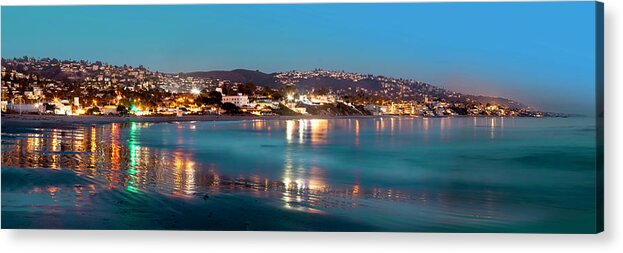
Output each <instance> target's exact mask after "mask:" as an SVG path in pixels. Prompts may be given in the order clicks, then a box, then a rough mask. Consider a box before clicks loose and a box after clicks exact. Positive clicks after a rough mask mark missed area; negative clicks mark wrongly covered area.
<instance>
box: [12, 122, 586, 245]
mask: <svg viewBox="0 0 623 253" xmlns="http://www.w3.org/2000/svg"><path fill="white" fill-rule="evenodd" d="M595 148H596V143H595V124H594V121H593V119H592V118H484V117H482V118H470V117H460V118H429V119H422V118H401V117H382V118H362V119H304V120H267V121H263V120H253V121H251V120H249V121H236V122H185V123H123V124H119V123H116V124H107V125H94V126H76V127H72V128H64V129H62V128H59V129H56V128H41V129H36V128H19V129H18V128H12V127H7V126H3V127H2V227H3V228H93V229H199V230H319V231H335V230H337V231H441V232H469V231H473V232H563V233H581V232H592V231H593V230H594V226H595V215H596V212H595V180H596V177H595V158H596V155H595Z"/></svg>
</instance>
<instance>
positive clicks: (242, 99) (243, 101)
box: [221, 93, 249, 107]
mask: <svg viewBox="0 0 623 253" xmlns="http://www.w3.org/2000/svg"><path fill="white" fill-rule="evenodd" d="M221 102H222V103H223V104H224V103H232V104H235V105H236V106H238V107H247V106H249V96H243V95H242V93H238V95H237V96H223V98H222V100H221Z"/></svg>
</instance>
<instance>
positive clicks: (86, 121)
mask: <svg viewBox="0 0 623 253" xmlns="http://www.w3.org/2000/svg"><path fill="white" fill-rule="evenodd" d="M381 117H409V118H454V117H457V118H462V117H479V118H480V117H494V118H498V117H501V116H484V115H483V116H447V117H415V116H408V115H350V116H323V115H294V116H278V115H277V116H255V115H184V116H182V117H177V116H131V115H129V116H128V115H127V116H106V115H80V116H65V115H50V114H42V115H38V114H7V113H2V114H0V125H3V126H7V127H71V126H72V125H101V124H110V123H130V122H150V123H173V122H191V121H245V120H298V119H371V118H381ZM504 118H516V117H504ZM519 118H535V119H536V118H537V117H519ZM543 118H548V117H543Z"/></svg>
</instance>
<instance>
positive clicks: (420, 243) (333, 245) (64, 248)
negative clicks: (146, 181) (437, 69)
mask: <svg viewBox="0 0 623 253" xmlns="http://www.w3.org/2000/svg"><path fill="white" fill-rule="evenodd" d="M293 2H299V3H300V2H304V3H312V2H315V3H319V2H322V3H324V2H414V1H395V0H394V1H383V0H338V1H330V0H304V1H300V0H299V1H296V0H269V1H261V0H255V1H253V0H246V1H244V0H242V1H241V0H232V1H206V0H183V1H180V2H178V3H176V2H175V1H171V0H85V1H79V0H3V1H2V3H1V4H2V5H66V4H69V5H83V4H107V5H111V4H119V5H127V4H179V3H184V4H193V3H195V4H196V3H293ZM415 2H469V1H463V0H452V1H444V0H439V1H415ZM479 2H495V1H487V0H484V1H483V0H480V1H479ZM504 2H507V1H504ZM603 2H605V8H606V10H605V30H606V39H605V43H606V57H605V67H606V79H605V81H606V87H605V94H606V95H605V96H606V97H605V106H606V110H605V115H606V122H605V125H606V133H605V134H606V136H605V139H606V141H605V150H606V161H605V164H606V174H605V178H606V179H605V183H606V231H605V232H604V233H601V234H598V235H542V234H432V233H301V232H176V231H61V230H2V231H0V250H2V252H45V253H49V252H63V253H72V252H76V253H82V252H89V253H91V252H126V251H133V252H146V253H157V252H223V251H225V252H230V251H235V252H260V251H261V252H264V251H271V252H282V251H289V252H316V253H317V252H323V253H324V252H338V251H339V252H376V253H378V252H383V253H385V252H396V251H409V252H415V251H416V250H419V251H422V252H479V253H482V252H495V253H499V252H521V253H526V252H583V253H584V252H623V236H622V232H621V228H623V225H622V224H621V223H622V219H620V218H618V217H616V216H615V213H621V211H622V210H623V208H621V206H622V204H621V203H622V202H621V198H622V197H621V196H623V192H622V189H623V186H622V185H623V183H621V182H619V180H623V179H622V178H621V172H619V171H618V170H620V169H623V163H622V159H623V156H621V155H620V154H621V152H622V151H623V150H621V148H620V145H621V143H623V142H622V139H621V138H622V137H621V134H620V133H621V131H622V130H618V129H616V128H617V126H618V127H619V128H620V127H621V126H622V125H623V124H621V123H623V122H622V120H621V115H622V114H623V107H622V106H621V104H622V103H623V99H621V98H623V93H622V91H621V89H622V88H621V86H622V85H621V82H620V80H621V79H620V76H621V73H623V72H622V71H617V70H620V68H616V67H618V66H619V64H618V63H619V62H618V60H619V59H621V51H619V50H617V49H616V48H615V46H614V45H616V44H620V41H621V36H622V35H621V33H620V30H621V29H620V27H622V26H623V24H622V23H621V17H622V16H623V10H622V9H623V4H622V3H621V2H622V1H620V0H618V1H617V0H604V1H603ZM617 14H618V15H617ZM616 41H619V43H616ZM617 84H618V85H617ZM617 154H618V155H617Z"/></svg>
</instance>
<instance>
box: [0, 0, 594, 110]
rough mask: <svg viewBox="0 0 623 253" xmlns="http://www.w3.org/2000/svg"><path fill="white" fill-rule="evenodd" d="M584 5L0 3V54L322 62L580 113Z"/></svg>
mask: <svg viewBox="0 0 623 253" xmlns="http://www.w3.org/2000/svg"><path fill="white" fill-rule="evenodd" d="M594 52H595V3H594V2H558V3H556V2H549V3H548V2H533V3H529V2H516V3H415V4H298V5H174V6H57V7H2V57H5V58H6V57H21V56H24V55H27V56H31V57H56V58H59V59H85V60H91V61H95V60H101V61H103V62H107V63H110V64H116V65H122V64H128V65H139V64H142V65H144V66H146V67H148V68H150V69H151V70H154V71H155V70H158V71H162V72H188V71H198V70H217V69H219V70H220V69H223V70H229V69H235V68H247V69H253V70H255V69H258V70H261V71H264V72H269V73H271V72H280V71H288V70H312V69H314V68H324V69H330V70H345V71H349V72H362V73H371V74H377V75H386V76H393V77H402V78H412V79H416V80H420V81H425V82H429V83H431V84H434V85H437V86H442V87H445V88H448V89H451V90H456V91H460V92H465V93H470V94H483V95H494V96H503V97H509V98H514V99H517V100H519V101H521V102H524V103H526V104H529V105H532V106H534V107H536V108H540V109H544V110H553V111H560V112H579V113H591V112H592V111H594V109H593V107H594V104H595V98H594V97H595V91H594V86H595V81H594V80H595V66H594V64H595V53H594Z"/></svg>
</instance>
